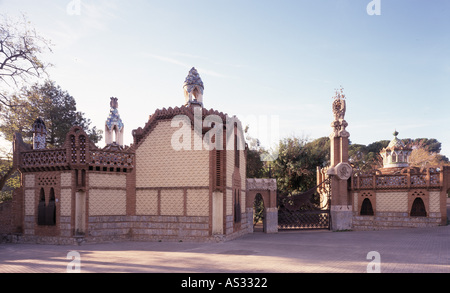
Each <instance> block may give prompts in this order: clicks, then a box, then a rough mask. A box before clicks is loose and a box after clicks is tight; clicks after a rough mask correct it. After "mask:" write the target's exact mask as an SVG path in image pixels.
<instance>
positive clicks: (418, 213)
mask: <svg viewBox="0 0 450 293" xmlns="http://www.w3.org/2000/svg"><path fill="white" fill-rule="evenodd" d="M410 216H411V217H426V216H427V211H426V209H425V204H424V202H423V200H422V199H421V198H420V197H416V199H414V202H413V204H412V207H411V213H410Z"/></svg>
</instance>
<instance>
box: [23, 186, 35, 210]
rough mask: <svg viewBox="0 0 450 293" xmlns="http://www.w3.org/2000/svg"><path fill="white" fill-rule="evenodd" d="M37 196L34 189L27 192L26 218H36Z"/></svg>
mask: <svg viewBox="0 0 450 293" xmlns="http://www.w3.org/2000/svg"><path fill="white" fill-rule="evenodd" d="M34 213H35V196H34V189H27V190H25V216H34Z"/></svg>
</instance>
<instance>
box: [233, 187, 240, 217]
mask: <svg viewBox="0 0 450 293" xmlns="http://www.w3.org/2000/svg"><path fill="white" fill-rule="evenodd" d="M240 197H241V195H240V190H237V189H235V190H234V222H235V223H239V222H240V221H241V203H240Z"/></svg>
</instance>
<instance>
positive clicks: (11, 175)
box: [0, 160, 20, 202]
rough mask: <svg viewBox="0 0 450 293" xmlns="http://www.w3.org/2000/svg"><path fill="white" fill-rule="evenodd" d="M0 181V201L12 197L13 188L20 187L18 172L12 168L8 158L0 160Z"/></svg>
mask: <svg viewBox="0 0 450 293" xmlns="http://www.w3.org/2000/svg"><path fill="white" fill-rule="evenodd" d="M0 181H2V184H3V188H2V189H1V191H0V202H3V201H6V200H10V199H12V193H13V191H14V189H16V188H19V187H20V174H19V172H18V171H15V172H14V170H12V162H11V161H10V160H0Z"/></svg>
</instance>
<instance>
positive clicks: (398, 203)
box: [376, 191, 408, 212]
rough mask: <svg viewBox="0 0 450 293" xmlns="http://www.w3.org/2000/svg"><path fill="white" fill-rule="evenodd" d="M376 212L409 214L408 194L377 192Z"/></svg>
mask: <svg viewBox="0 0 450 293" xmlns="http://www.w3.org/2000/svg"><path fill="white" fill-rule="evenodd" d="M376 199H377V200H376V207H377V208H376V210H377V211H379V212H407V211H408V192H406V191H405V192H377V195H376Z"/></svg>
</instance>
